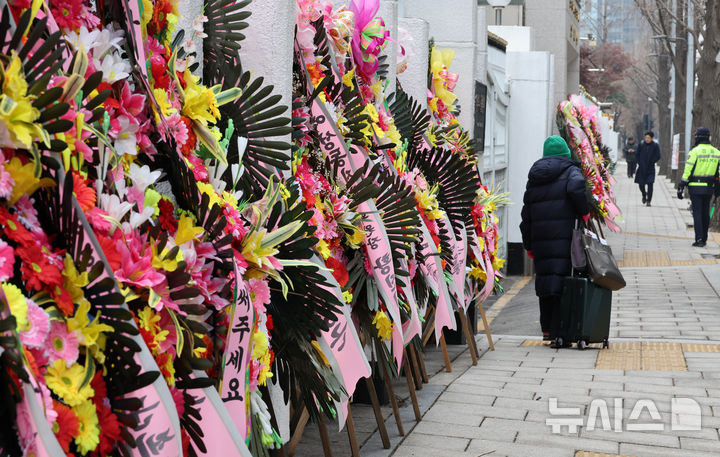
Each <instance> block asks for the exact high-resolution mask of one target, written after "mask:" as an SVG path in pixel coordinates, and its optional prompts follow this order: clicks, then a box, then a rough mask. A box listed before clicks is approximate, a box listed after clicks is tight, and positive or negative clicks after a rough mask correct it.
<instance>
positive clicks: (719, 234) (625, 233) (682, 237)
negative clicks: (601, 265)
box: [622, 232, 720, 241]
mask: <svg viewBox="0 0 720 457" xmlns="http://www.w3.org/2000/svg"><path fill="white" fill-rule="evenodd" d="M622 234H623V235H633V236H649V237H653V238H667V239H669V240H690V241H695V238H691V237H687V236H676V235H661V234H659V233H641V232H622ZM715 235H718V239H720V233H713V237H715Z"/></svg>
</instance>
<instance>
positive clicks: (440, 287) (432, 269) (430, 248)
mask: <svg viewBox="0 0 720 457" xmlns="http://www.w3.org/2000/svg"><path fill="white" fill-rule="evenodd" d="M420 231H421V232H422V235H421V237H420V252H421V254H422V255H423V257H425V262H423V263H422V264H420V271H422V272H423V274H424V275H425V276H426V277H427V279H428V282H429V284H430V287H431V288H432V289H433V291H434V292H435V293H436V294H437V305H436V310H435V343H436V344H439V343H440V334H441V332H442V329H443V328H444V327H448V328H450V329H452V330H455V329H457V324H456V323H455V314H454V312H453V309H452V305H451V304H450V297H449V294H448V290H447V285H446V283H445V275H444V274H443V273H442V268H441V264H440V253H439V252H438V250H437V247H436V246H435V242H434V241H433V239H432V237H431V236H430V232H429V231H428V229H427V227H426V226H425V224H424V223H422V224H421V225H420Z"/></svg>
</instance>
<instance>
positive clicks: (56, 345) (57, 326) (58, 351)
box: [46, 321, 80, 366]
mask: <svg viewBox="0 0 720 457" xmlns="http://www.w3.org/2000/svg"><path fill="white" fill-rule="evenodd" d="M48 343H49V344H47V345H46V347H47V352H48V355H49V356H50V360H52V361H53V362H54V361H55V360H58V359H62V360H64V361H65V364H66V365H67V366H70V365H72V364H73V363H75V362H76V361H77V358H78V355H79V344H80V338H78V336H77V334H75V332H68V330H67V325H65V322H60V321H54V322H53V323H52V324H51V325H50V333H48Z"/></svg>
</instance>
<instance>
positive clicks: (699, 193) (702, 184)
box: [677, 127, 720, 247]
mask: <svg viewBox="0 0 720 457" xmlns="http://www.w3.org/2000/svg"><path fill="white" fill-rule="evenodd" d="M711 140H712V136H711V135H710V130H708V129H706V128H705V127H700V128H699V129H697V130H696V131H695V146H694V147H693V148H692V149H691V150H690V152H689V153H688V159H687V162H685V170H684V172H683V176H682V180H681V181H680V184H678V191H677V196H678V198H679V199H682V198H683V192H684V191H685V187H687V188H688V192H689V193H690V202H691V203H692V212H693V225H694V228H695V242H694V243H693V246H696V247H703V246H705V244H706V243H707V237H708V228H710V200H711V199H712V196H713V194H715V195H717V193H718V192H719V191H720V189H719V187H718V166H720V151H718V150H717V149H716V148H714V147H713V146H712V145H711V144H710V141H711Z"/></svg>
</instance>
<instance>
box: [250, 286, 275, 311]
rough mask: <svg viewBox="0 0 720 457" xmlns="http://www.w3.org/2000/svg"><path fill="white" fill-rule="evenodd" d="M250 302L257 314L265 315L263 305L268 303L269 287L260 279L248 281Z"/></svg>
mask: <svg viewBox="0 0 720 457" xmlns="http://www.w3.org/2000/svg"><path fill="white" fill-rule="evenodd" d="M248 291H249V292H250V301H252V304H253V306H254V307H255V311H256V312H257V313H258V314H265V305H267V304H268V303H270V287H268V284H267V282H266V281H264V280H262V279H256V278H252V279H250V281H248Z"/></svg>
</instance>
